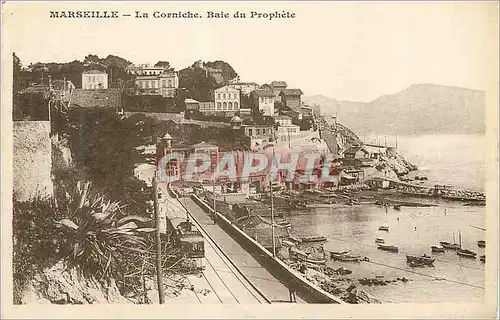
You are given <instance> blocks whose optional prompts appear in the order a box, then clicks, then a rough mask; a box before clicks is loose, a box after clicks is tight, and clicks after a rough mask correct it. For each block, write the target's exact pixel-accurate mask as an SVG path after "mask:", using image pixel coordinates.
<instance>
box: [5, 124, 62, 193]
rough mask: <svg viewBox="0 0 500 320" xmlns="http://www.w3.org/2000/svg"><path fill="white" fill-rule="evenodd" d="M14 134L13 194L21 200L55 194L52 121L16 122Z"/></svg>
mask: <svg viewBox="0 0 500 320" xmlns="http://www.w3.org/2000/svg"><path fill="white" fill-rule="evenodd" d="M13 131H14V132H13V142H14V148H13V149H14V150H13V152H14V155H13V157H14V158H13V194H14V195H15V196H16V198H17V199H18V200H21V201H25V200H28V199H29V198H32V197H34V196H36V195H37V194H40V195H52V194H53V192H54V190H53V185H52V178H51V170H52V143H51V139H50V136H49V134H50V123H49V121H14V123H13Z"/></svg>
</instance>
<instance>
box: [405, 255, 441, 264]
mask: <svg viewBox="0 0 500 320" xmlns="http://www.w3.org/2000/svg"><path fill="white" fill-rule="evenodd" d="M434 261H435V259H432V258H430V257H423V256H422V257H417V256H411V255H406V262H407V263H409V264H415V265H417V266H419V265H423V266H432V265H433V264H434Z"/></svg>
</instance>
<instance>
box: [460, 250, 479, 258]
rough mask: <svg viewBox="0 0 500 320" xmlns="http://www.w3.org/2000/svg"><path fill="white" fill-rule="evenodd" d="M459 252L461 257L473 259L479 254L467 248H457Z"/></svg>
mask: <svg viewBox="0 0 500 320" xmlns="http://www.w3.org/2000/svg"><path fill="white" fill-rule="evenodd" d="M457 254H458V255H459V256H460V257H464V258H471V259H476V255H477V253H475V252H474V251H471V250H467V249H459V250H457Z"/></svg>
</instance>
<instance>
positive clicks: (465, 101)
mask: <svg viewBox="0 0 500 320" xmlns="http://www.w3.org/2000/svg"><path fill="white" fill-rule="evenodd" d="M304 101H305V102H306V103H308V104H309V105H315V104H317V105H320V106H321V112H322V113H329V114H335V112H337V117H338V120H339V121H340V122H341V123H343V124H344V125H346V126H347V127H349V128H350V129H352V130H353V131H355V132H356V133H358V134H359V135H362V134H363V133H364V131H365V129H366V131H367V132H368V133H370V132H374V133H380V134H382V133H387V134H389V133H393V134H417V133H422V134H424V133H425V134H430V133H482V132H484V131H485V125H484V106H485V93H484V92H483V91H477V90H471V89H466V88H459V87H449V86H442V85H435V84H414V85H411V86H410V87H409V88H407V89H405V90H403V91H401V92H398V93H396V94H391V95H384V96H381V97H379V98H377V99H375V100H373V101H372V102H355V101H346V100H336V99H332V98H328V97H325V96H322V95H315V96H305V97H304Z"/></svg>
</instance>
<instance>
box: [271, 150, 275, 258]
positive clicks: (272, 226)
mask: <svg viewBox="0 0 500 320" xmlns="http://www.w3.org/2000/svg"><path fill="white" fill-rule="evenodd" d="M273 159H274V147H273ZM269 177H271V175H269ZM272 183H273V182H272V179H269V187H270V189H271V190H270V192H271V236H272V238H273V239H272V240H273V257H276V241H275V237H274V198H273V184H272Z"/></svg>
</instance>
